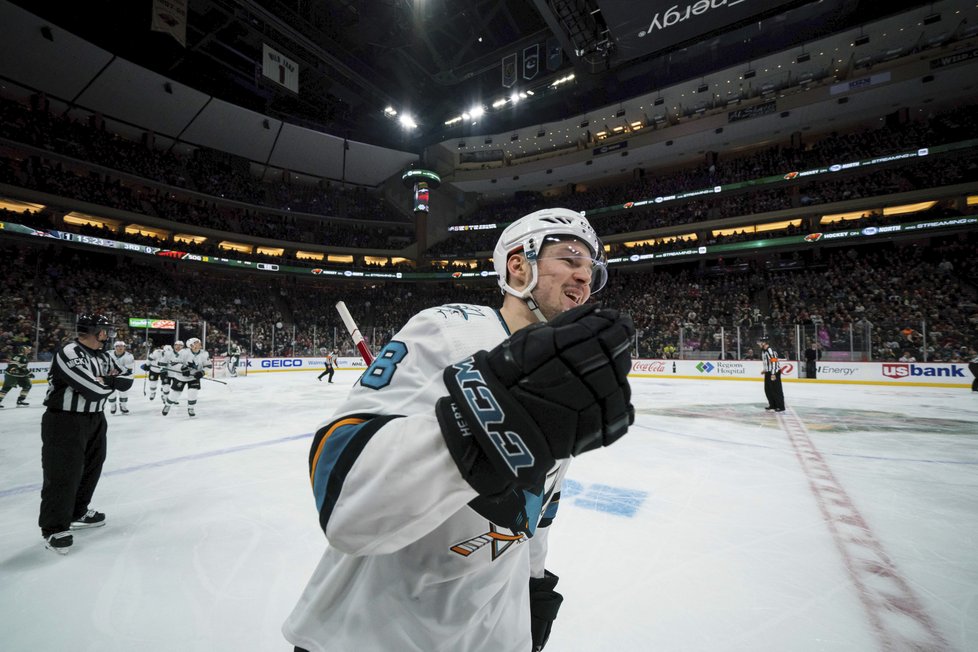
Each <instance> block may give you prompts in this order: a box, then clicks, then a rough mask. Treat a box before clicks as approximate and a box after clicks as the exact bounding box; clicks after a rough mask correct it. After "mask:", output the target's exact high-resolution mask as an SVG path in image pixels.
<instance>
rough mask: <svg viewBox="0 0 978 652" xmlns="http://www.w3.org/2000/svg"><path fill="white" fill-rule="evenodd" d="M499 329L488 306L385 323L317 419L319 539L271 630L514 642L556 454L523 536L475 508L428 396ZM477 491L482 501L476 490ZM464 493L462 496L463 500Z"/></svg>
mask: <svg viewBox="0 0 978 652" xmlns="http://www.w3.org/2000/svg"><path fill="white" fill-rule="evenodd" d="M508 336H509V333H508V331H507V328H506V325H505V323H504V322H503V319H502V316H501V315H500V314H499V312H498V311H497V310H496V309H494V308H489V307H485V306H473V305H464V304H462V305H458V304H456V305H446V306H441V307H438V308H431V309H428V310H425V311H423V312H421V313H419V314H418V315H416V316H415V317H414V318H412V319H411V320H410V321H409V322H408V323H407V325H405V327H404V328H403V329H402V330H401V331H400V332H399V333H397V334H396V335H395V336H394V338H393V339H392V341H391V342H389V343H388V344H387V346H385V347H384V348H383V350H381V352H380V353H379V354H378V355H377V358H376V360H375V361H374V363H373V364H372V365H371V366H370V367H369V368H368V369H367V371H366V372H364V374H363V375H362V376H361V377H360V380H359V381H358V382H357V383H356V385H355V386H354V388H353V390H352V391H351V392H350V395H349V396H348V398H347V400H346V402H345V403H344V404H343V405H342V406H341V407H340V409H339V410H338V411H337V413H336V414H335V415H334V416H333V417H332V418H331V419H329V420H328V421H327V422H326V423H324V424H323V425H322V426H321V427H320V429H319V430H318V432H317V434H316V437H315V438H314V441H313V446H312V450H311V451H310V469H311V479H312V484H313V493H314V495H315V498H316V504H317V506H318V508H319V521H320V525H321V527H322V528H323V529H324V531H325V533H326V538H327V540H328V542H329V545H328V547H327V549H326V552H325V553H324V555H323V557H322V559H321V560H320V562H319V565H318V566H317V568H316V570H315V572H314V573H313V576H312V578H311V579H310V581H309V583H308V585H307V586H306V588H305V590H304V591H303V593H302V596H301V597H300V599H299V602H298V604H297V605H296V607H295V608H294V610H293V611H292V613H291V615H290V616H289V617H288V619H287V620H286V622H285V624H284V625H283V628H282V631H283V633H284V634H285V637H286V638H287V639H288V640H289V641H290V642H291V643H292V644H293V645H296V646H299V647H301V648H305V649H307V650H309V651H310V652H334V651H343V652H347V651H349V650H370V651H388V650H389V651H393V650H397V651H398V652H406V651H409V650H415V651H417V652H459V651H465V652H480V651H484V652H528V650H530V649H531V647H532V645H531V638H530V606H529V590H528V582H529V578H530V576H531V574H532V575H533V576H534V577H542V576H543V573H544V561H545V557H546V551H547V530H548V528H547V526H548V525H549V524H550V521H551V520H552V519H553V517H554V515H555V513H556V509H557V502H558V500H559V487H560V483H561V481H562V480H563V476H564V473H565V472H566V468H567V460H564V461H562V462H559V463H558V465H557V466H556V467H555V468H554V469H553V470H552V471H551V472H550V474H548V477H547V483H546V486H545V487H544V488H543V491H542V493H541V494H540V495H535V494H529V493H528V494H527V495H526V497H525V499H524V500H525V502H526V506H525V508H526V509H527V513H528V514H529V515H530V516H531V519H532V520H531V523H534V524H536V530H535V533H534V535H533V536H532V538H528V537H527V536H526V535H525V534H522V533H518V532H514V531H512V530H508V529H506V527H505V526H504V525H501V524H498V523H493V522H491V521H490V520H489V519H488V518H487V517H486V516H483V515H481V514H480V513H479V512H478V511H476V507H475V505H477V503H478V501H476V502H475V503H473V500H474V499H477V498H478V495H477V494H476V492H475V491H474V490H473V489H472V488H471V487H470V486H469V484H468V483H467V482H466V481H465V480H464V479H463V478H462V475H461V473H460V472H459V470H458V467H456V465H455V462H454V461H453V460H452V457H451V455H450V453H449V452H448V448H447V446H446V445H445V442H444V439H443V437H442V434H441V430H440V428H439V426H438V420H437V418H436V416H435V410H434V406H435V403H436V402H437V400H438V399H439V398H441V397H442V396H446V395H447V394H448V391H447V389H446V388H445V385H444V382H443V381H442V372H443V370H444V368H445V367H446V366H448V365H450V364H452V363H455V362H458V361H459V360H462V359H464V358H466V357H468V356H469V355H471V354H473V353H475V352H476V351H478V350H480V349H486V350H488V349H491V348H493V347H495V346H496V345H497V344H499V343H500V342H502V341H503V340H504V339H506V337H508ZM479 500H484V499H481V498H480V499H479ZM470 503H473V504H472V505H470Z"/></svg>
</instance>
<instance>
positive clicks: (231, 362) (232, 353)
mask: <svg viewBox="0 0 978 652" xmlns="http://www.w3.org/2000/svg"><path fill="white" fill-rule="evenodd" d="M227 358H228V359H227V362H226V363H225V364H226V365H227V368H228V375H230V376H231V377H232V378H234V377H235V376H237V375H238V362H240V361H241V347H240V346H238V343H237V342H235V341H234V340H230V341H229V342H228V351H227Z"/></svg>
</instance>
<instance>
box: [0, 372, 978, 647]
mask: <svg viewBox="0 0 978 652" xmlns="http://www.w3.org/2000/svg"><path fill="white" fill-rule="evenodd" d="M355 379H356V373H355V372H352V371H340V372H337V375H336V379H335V380H336V382H335V383H334V384H333V385H332V386H330V385H328V384H326V383H323V382H317V381H316V373H313V372H297V373H268V374H252V375H249V376H248V377H246V378H236V379H230V384H229V385H228V386H226V387H225V386H222V385H219V384H216V383H205V384H204V387H203V391H202V392H201V396H200V401H199V404H198V409H197V414H198V416H197V417H196V418H195V419H190V418H189V417H188V416H187V415H186V410H185V408H184V407H183V406H181V407H179V408H175V409H174V410H173V411H172V412H171V413H170V415H169V416H167V417H163V416H162V415H161V414H159V409H160V403H159V400H158V399H157V400H156V401H153V402H150V401H149V400H147V399H146V398H145V397H144V396H143V395H142V391H141V390H142V387H141V381H137V383H136V385H135V386H134V388H133V391H132V392H131V394H132V397H131V399H130V407H131V410H132V414H130V415H128V416H118V415H116V416H112V415H109V416H108V418H109V422H110V426H109V454H108V459H107V461H106V464H105V469H104V472H103V476H102V480H101V483H100V484H99V487H98V490H97V491H96V494H95V500H94V501H93V503H92V507H94V508H96V509H99V510H101V511H104V512H106V514H107V515H108V524H107V525H106V527H104V528H98V529H93V530H88V531H82V532H77V533H75V545H74V547H73V548H72V549H71V551H70V552H69V553H68V555H66V556H64V557H61V556H58V555H55V554H54V553H52V552H50V551H47V550H45V549H44V547H43V544H42V540H41V538H40V533H39V530H38V528H37V525H36V524H37V511H38V504H39V491H40V482H41V469H40V448H41V445H40V419H41V414H42V412H43V408H42V407H40V404H41V400H42V397H43V390H44V387H43V386H36V387H35V388H34V390H33V392H32V393H31V395H30V401H31V403H32V406H31V407H30V408H21V409H17V408H14V405H13V403H14V401H13V400H8V401H6V408H5V409H4V410H2V412H0V522H3V523H4V525H5V527H4V528H2V530H0V649H2V650H5V651H10V652H28V651H30V652H33V651H34V650H68V649H71V650H77V651H85V650H92V651H94V650H99V651H101V650H111V651H114V650H120V651H121V650H132V649H139V650H143V651H147V652H155V651H159V652H164V651H165V652H172V651H176V650H179V651H181V652H183V651H186V652H190V651H197V650H199V651H201V652H204V651H207V652H213V651H215V650H229V651H230V650H234V651H235V652H250V651H254V652H259V651H261V652H269V651H277V650H281V651H283V652H287V651H289V650H291V649H292V648H291V646H289V645H288V644H287V643H286V642H285V640H284V639H283V638H282V636H281V634H280V631H279V628H280V626H281V623H282V621H283V620H284V618H285V616H286V614H287V613H288V612H289V611H290V609H291V608H292V606H293V604H294V603H295V600H296V598H297V596H298V594H299V592H300V590H301V589H302V587H303V585H304V584H305V582H306V580H307V578H308V577H309V574H310V573H311V571H312V568H313V566H314V565H315V563H316V562H317V561H318V559H319V556H320V553H321V550H322V548H323V545H324V539H323V536H322V534H321V532H320V530H319V527H318V523H317V519H316V513H315V506H314V503H313V499H312V495H311V491H310V489H309V482H308V478H307V476H306V463H307V455H308V447H309V442H310V437H311V432H312V430H313V429H314V428H315V426H316V425H317V424H318V423H319V422H320V421H322V420H323V419H325V418H326V417H328V416H329V415H330V414H331V413H332V411H333V410H334V409H335V408H336V406H337V405H338V403H339V402H340V401H341V400H342V398H343V397H344V396H345V394H346V392H347V390H348V388H349V386H350V384H351V383H352V382H354V381H355ZM633 389H634V403H635V405H636V408H637V413H638V416H637V421H636V425H635V426H634V427H633V429H632V430H631V431H630V432H629V434H628V435H627V436H626V437H625V438H623V439H622V440H621V441H620V442H618V443H617V444H615V445H614V446H612V447H610V448H607V449H602V450H600V451H595V452H593V453H589V454H587V455H584V456H582V457H580V458H579V459H577V460H575V461H574V465H573V466H572V467H571V470H570V473H569V476H568V477H569V482H568V483H567V486H566V487H565V490H564V494H563V500H562V502H561V509H560V512H559V514H558V518H557V519H556V521H555V522H554V525H553V530H552V532H551V549H550V557H549V562H548V567H549V568H550V569H551V570H553V571H554V572H555V573H557V574H558V575H559V576H560V577H561V580H560V586H559V589H560V590H561V591H562V592H563V594H564V596H565V601H564V605H563V608H562V610H561V612H560V615H559V617H558V620H557V622H556V623H555V626H554V632H553V635H552V637H551V641H550V644H549V645H548V647H547V649H548V650H549V651H554V652H596V651H603V650H609V651H615V652H622V651H632V650H635V651H645V650H649V651H651V650H656V651H669V652H674V651H679V650H682V651H685V650H689V651H693V650H695V651H704V652H706V651H710V652H714V651H728V650H729V651H735V650H736V651H740V650H742V651H745V652H746V651H748V650H750V651H757V650H772V651H774V650H777V651H785V650H791V651H797V652H808V651H815V650H846V651H853V652H855V651H860V652H862V651H865V650H878V649H884V648H885V647H887V645H889V646H890V647H891V648H892V649H904V647H903V646H905V645H907V644H908V643H907V642H908V641H910V642H913V641H918V642H920V641H923V642H924V643H928V642H929V643H930V644H936V645H938V646H941V645H943V646H944V647H945V648H946V649H951V650H961V651H964V650H974V649H978V601H976V599H975V598H976V594H978V394H973V393H971V392H969V391H968V390H962V389H937V388H910V387H905V388H895V387H872V386H858V385H823V384H813V383H803V382H794V383H786V384H785V395H786V401H787V404H788V407H789V410H788V412H786V413H785V414H784V415H783V416H781V417H780V418H779V417H777V416H776V415H774V414H773V413H771V412H765V411H764V410H763V406H764V405H765V401H764V396H763V390H762V387H761V384H760V382H734V381H695V380H678V379H677V380H653V379H635V380H634V382H633ZM8 398H9V397H8ZM792 423H794V424H800V426H799V427H801V428H802V431H803V433H804V434H803V436H804V437H806V438H808V440H809V441H810V443H811V446H812V448H811V449H809V450H808V451H807V452H805V453H799V452H797V451H796V447H795V446H793V444H792V441H791V440H790V439H789V432H790V428H789V426H790V424H792ZM805 456H807V457H805ZM813 456H820V458H821V459H822V461H823V462H824V465H825V467H827V469H828V471H829V474H830V475H831V480H825V479H819V478H818V477H813V473H814V472H813V471H812V469H811V468H808V469H807V471H806V466H805V465H804V464H803V461H804V460H805V459H809V458H812V459H814V457H813ZM820 483H821V484H820ZM824 483H829V484H831V486H832V487H833V489H832V491H836V492H837V493H836V494H834V495H836V496H841V498H840V499H839V500H829V501H827V500H825V496H830V495H832V494H828V493H826V491H827V489H826V488H825V487H827V486H828V484H824ZM817 487H822V489H817ZM839 492H841V493H839ZM819 496H821V497H822V502H821V503H820V502H819V500H820V498H819ZM823 510H827V511H823ZM852 514H856V515H857V516H858V517H859V518H860V519H862V521H861V524H855V525H854V524H853V523H851V521H852V520H853V517H852ZM826 515H828V516H826ZM857 535H858V536H857ZM854 541H856V543H854ZM859 541H861V543H859ZM840 542H841V543H840ZM874 546H875V547H874ZM881 551H882V552H883V553H884V554H885V555H886V558H887V559H888V560H889V562H890V566H889V567H888V568H887V570H886V572H885V573H881V572H879V571H878V569H877V572H875V573H873V572H867V568H870V566H869V565H868V564H869V562H871V561H872V558H873V557H874V555H878V554H879V553H880V552H881ZM900 587H904V588H905V593H906V595H903V594H901V596H898V597H902V598H903V599H909V600H911V602H912V604H911V607H912V608H905V609H903V610H901V609H899V608H896V607H894V604H898V603H892V604H889V605H887V604H882V605H881V604H880V603H879V602H875V603H874V600H878V599H879V597H880V596H881V595H887V593H888V592H889V593H893V592H894V591H896V590H897V589H900ZM901 590H903V589H901ZM897 592H899V591H897ZM907 596H909V598H907ZM899 604H902V603H899ZM899 604H898V606H899ZM902 606H903V607H906V604H903V605H902ZM922 623H924V624H922ZM927 623H929V624H930V626H931V630H930V631H928V630H927V627H926V626H925V625H926V624H927ZM935 636H936V638H935ZM938 649H939V647H938Z"/></svg>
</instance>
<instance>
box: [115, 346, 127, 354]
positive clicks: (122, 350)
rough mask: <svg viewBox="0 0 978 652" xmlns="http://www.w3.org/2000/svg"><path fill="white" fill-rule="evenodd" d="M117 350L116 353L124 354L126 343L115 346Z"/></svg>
mask: <svg viewBox="0 0 978 652" xmlns="http://www.w3.org/2000/svg"><path fill="white" fill-rule="evenodd" d="M115 352H116V353H118V354H119V355H122V354H123V353H125V352H126V347H125V345H124V344H119V345H117V346H116V347H115Z"/></svg>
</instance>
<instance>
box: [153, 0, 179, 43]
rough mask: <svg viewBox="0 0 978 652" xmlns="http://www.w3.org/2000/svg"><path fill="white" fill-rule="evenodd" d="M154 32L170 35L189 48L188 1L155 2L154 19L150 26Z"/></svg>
mask: <svg viewBox="0 0 978 652" xmlns="http://www.w3.org/2000/svg"><path fill="white" fill-rule="evenodd" d="M149 28H150V30H152V31H154V32H163V33H164V34H169V35H170V36H172V37H173V38H175V39H176V40H177V42H178V43H179V44H180V45H182V46H183V47H187V0H153V18H152V21H151V22H150V25H149Z"/></svg>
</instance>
